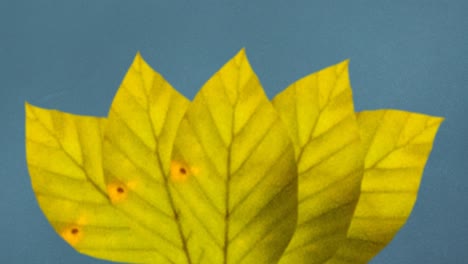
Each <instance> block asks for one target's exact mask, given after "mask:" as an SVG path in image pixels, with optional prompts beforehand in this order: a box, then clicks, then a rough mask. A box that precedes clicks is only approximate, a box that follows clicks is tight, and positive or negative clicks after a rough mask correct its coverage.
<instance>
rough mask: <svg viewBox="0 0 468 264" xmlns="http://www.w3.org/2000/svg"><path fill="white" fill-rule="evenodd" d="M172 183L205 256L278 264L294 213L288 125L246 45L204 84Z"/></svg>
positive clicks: (192, 245)
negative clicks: (254, 68)
mask: <svg viewBox="0 0 468 264" xmlns="http://www.w3.org/2000/svg"><path fill="white" fill-rule="evenodd" d="M174 145H175V147H174V153H173V159H172V165H173V166H174V169H173V171H172V173H171V183H172V184H171V186H172V187H173V188H174V190H175V193H176V198H177V201H178V207H179V208H180V209H181V218H180V219H181V222H182V226H183V227H184V230H186V232H187V233H189V234H191V239H193V241H189V244H188V246H189V250H190V252H191V255H192V256H193V257H194V258H195V259H197V263H198V262H202V263H275V262H277V261H278V259H279V258H280V256H281V253H282V252H283V250H284V248H285V247H286V245H287V244H288V242H289V239H290V237H291V236H292V234H293V232H294V229H295V225H296V215H297V169H296V163H295V161H294V149H293V146H292V143H291V141H290V139H289V136H288V133H287V131H286V128H285V127H284V126H283V123H282V122H281V121H280V119H279V116H278V114H277V113H276V112H275V110H274V108H273V106H272V105H271V103H270V102H269V101H268V99H267V97H266V95H265V94H264V92H263V89H262V87H261V86H260V83H259V81H258V79H257V77H256V75H255V73H254V72H253V71H252V69H251V68H250V65H249V63H248V61H247V58H246V56H245V53H244V51H243V50H242V51H241V52H239V54H237V55H236V56H235V57H234V58H233V59H231V60H230V61H229V62H228V63H227V64H226V65H224V66H223V67H222V68H221V70H220V71H218V72H217V73H216V74H215V75H214V76H213V77H212V78H211V79H210V80H208V82H207V83H206V84H205V85H204V86H203V87H202V89H201V90H200V92H199V93H198V95H197V96H196V97H195V99H194V100H193V102H192V104H191V105H190V106H189V108H188V110H187V112H186V114H185V116H184V118H183V120H182V122H181V125H180V128H179V131H178V133H177V137H176V140H175V143H174Z"/></svg>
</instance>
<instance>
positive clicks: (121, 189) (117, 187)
mask: <svg viewBox="0 0 468 264" xmlns="http://www.w3.org/2000/svg"><path fill="white" fill-rule="evenodd" d="M107 194H108V195H109V198H110V199H111V202H112V203H119V202H122V201H123V200H125V198H127V196H128V188H127V186H125V185H124V184H122V183H118V182H114V183H110V184H108V185H107Z"/></svg>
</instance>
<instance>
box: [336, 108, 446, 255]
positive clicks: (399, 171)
mask: <svg viewBox="0 0 468 264" xmlns="http://www.w3.org/2000/svg"><path fill="white" fill-rule="evenodd" d="M357 120H358V123H359V127H360V132H361V138H362V141H363V146H364V148H363V151H364V152H365V153H366V158H365V173H364V177H363V180H362V185H361V197H360V199H359V202H358V205H357V207H356V211H355V214H354V216H353V219H352V222H351V226H350V228H349V230H348V239H347V241H346V243H345V244H344V245H343V246H342V247H340V249H339V250H338V252H337V253H336V255H335V256H334V258H333V259H331V260H330V261H329V263H367V262H368V261H369V260H370V259H372V257H373V256H374V255H376V254H377V253H378V252H379V251H380V250H381V249H382V248H383V247H385V246H386V245H387V244H388V243H389V242H390V241H391V240H392V239H393V237H394V235H395V234H396V233H397V232H398V230H399V229H400V228H401V227H402V226H403V225H404V223H405V222H406V220H407V218H408V217H409V215H410V213H411V210H412V208H413V206H414V203H415V202H416V198H417V192H418V189H419V184H420V181H421V177H422V173H423V170H424V166H425V163H426V161H427V158H428V156H429V153H430V151H431V149H432V144H433V140H434V138H435V135H436V133H437V130H438V127H439V126H440V124H441V122H442V120H443V119H442V118H438V117H432V116H428V115H422V114H417V113H411V112H404V111H398V110H376V111H364V112H360V113H358V114H357Z"/></svg>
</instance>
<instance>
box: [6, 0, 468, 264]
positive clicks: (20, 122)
mask: <svg viewBox="0 0 468 264" xmlns="http://www.w3.org/2000/svg"><path fill="white" fill-rule="evenodd" d="M467 11H468V1H463V0H460V1H455V0H454V1H429V0H425V1H397V0H393V1H370V0H369V1H363V0H361V1H344V0H343V1H325V0H322V1H310V0H309V1H305V0H304V1H293V0H290V1H271V0H270V1H253V0H250V1H248V0H235V1H234V0H217V1H215V0H212V1H194V0H185V1H158V0H139V1H117V0H93V1H84V0H74V1H63V0H60V1H58V0H57V1H51V0H44V1H33V0H29V1H26V0H16V1H14V0H6V1H5V0H2V1H0V100H1V101H0V122H1V137H0V146H1V152H0V177H1V178H0V179H1V186H0V214H1V217H0V252H1V253H0V263H105V262H101V261H97V260H94V259H91V258H89V257H86V256H84V255H80V254H78V253H76V252H75V251H74V250H73V249H72V248H70V247H69V246H68V245H67V244H66V243H65V242H64V241H62V240H61V239H60V238H59V237H58V236H57V235H56V234H55V232H54V231H53V230H52V228H51V227H50V226H49V224H48V223H47V221H46V219H45V217H44V216H43V214H42V212H41V211H40V210H39V208H38V206H37V203H36V200H35V197H34V194H33V192H32V189H31V185H30V180H29V176H28V172H27V167H26V163H25V153H24V102H25V100H27V101H29V102H31V103H32V104H34V105H38V106H41V107H46V108H56V109H60V110H63V111H67V112H73V113H78V114H86V115H99V116H105V115H106V114H107V110H108V108H109V106H110V103H111V101H112V98H113V96H114V94H115V92H116V90H117V88H118V86H119V84H120V82H121V79H122V78H123V76H124V74H125V72H126V71H127V68H128V67H129V65H130V63H131V62H132V60H133V57H134V55H135V53H136V52H137V51H138V50H139V51H141V53H142V55H143V56H144V58H145V59H146V60H147V61H148V62H149V63H150V64H151V65H152V66H153V67H154V68H155V69H157V70H158V71H159V72H161V73H162V74H163V75H164V76H165V77H166V79H167V80H169V81H170V82H171V83H172V84H173V86H175V87H176V88H177V89H179V90H180V91H181V92H183V93H184V94H185V95H186V96H188V97H189V98H193V96H194V95H195V93H196V92H197V90H198V89H199V87H201V86H202V84H203V83H204V82H205V81H206V80H207V79H208V78H209V77H210V76H211V75H212V74H213V73H214V72H215V71H216V70H217V69H218V68H219V67H220V66H221V65H223V64H224V63H225V62H226V61H227V60H228V59H229V58H230V57H232V56H233V55H234V54H235V53H237V51H238V50H239V49H240V48H242V47H245V48H246V51H247V54H248V56H249V59H250V62H251V64H252V66H253V68H254V69H255V71H256V73H257V74H258V76H259V78H260V80H261V81H262V83H263V85H264V87H265V89H266V91H267V94H268V96H269V97H270V98H271V97H272V96H273V95H275V94H276V93H277V92H279V91H280V90H282V89H283V88H285V87H286V86H287V85H288V84H290V83H291V82H293V81H295V80H296V79H298V78H300V77H302V76H304V75H306V74H309V73H311V72H314V71H316V70H319V69H321V68H324V67H326V66H329V65H332V64H335V63H337V62H339V61H342V60H344V59H346V58H350V59H351V63H350V76H351V83H352V86H353V91H354V99H355V107H356V109H357V110H364V109H378V108H397V109H404V110H408V111H415V112H423V113H427V114H431V115H438V116H444V117H445V118H446V121H445V122H444V123H443V125H442V127H441V129H440V132H439V134H438V136H437V139H436V141H435V144H434V149H433V152H432V154H431V156H430V159H429V161H428V164H427V166H426V170H425V173H424V177H423V181H422V184H421V189H420V195H419V198H418V202H417V204H416V206H415V208H414V211H413V213H412V215H411V217H410V219H409V221H408V223H407V224H406V226H405V227H404V228H403V229H402V230H401V231H400V232H399V233H398V235H397V236H396V237H395V239H394V240H393V242H392V243H391V244H390V245H389V246H388V247H387V248H386V249H385V250H384V251H383V252H381V254H380V255H379V256H378V257H376V258H375V259H374V260H373V262H372V263H463V262H465V261H467V260H466V259H465V260H463V258H466V256H467V254H468V253H467V249H468V221H467V216H468V206H467V202H468V176H467V171H468V160H467V156H468V140H467V138H466V135H467V128H468V123H467V120H468V119H467V118H466V113H467V111H468V107H467V104H466V103H467V96H468V86H467V83H468V18H467V17H468V16H467Z"/></svg>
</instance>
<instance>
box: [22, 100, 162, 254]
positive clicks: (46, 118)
mask: <svg viewBox="0 0 468 264" xmlns="http://www.w3.org/2000/svg"><path fill="white" fill-rule="evenodd" d="M103 123H104V119H102V118H96V117H86V116H77V115H72V114H67V113H63V112H59V111H55V110H46V109H41V108H38V107H34V106H32V105H29V104H26V158H27V163H28V168H29V173H30V175H31V182H32V186H33V189H34V192H35V194H36V197H37V200H38V203H39V205H40V207H41V209H42V211H43V212H44V214H45V215H46V217H47V219H48V220H49V222H50V223H51V224H52V226H53V227H54V229H55V231H56V232H57V233H58V234H59V235H60V236H61V237H62V238H63V239H64V240H65V241H67V242H68V243H69V244H70V245H71V246H73V247H74V248H75V249H76V250H78V251H79V252H82V253H84V254H87V255H90V256H94V257H98V258H103V259H108V260H114V261H123V262H130V261H132V260H134V259H137V257H138V259H141V260H147V261H148V260H151V259H158V258H160V257H159V256H158V255H157V254H154V253H151V252H148V251H147V250H146V249H147V247H148V245H147V244H146V243H145V241H144V239H143V237H141V236H139V235H138V234H137V233H135V232H134V230H132V229H131V228H130V226H129V225H128V219H127V218H126V217H124V216H122V215H121V214H119V213H118V212H117V211H116V210H115V209H114V208H113V207H112V205H111V204H110V202H109V198H108V196H107V194H106V187H105V183H104V177H103V174H102V166H101V154H102V153H101V128H102V126H103Z"/></svg>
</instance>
